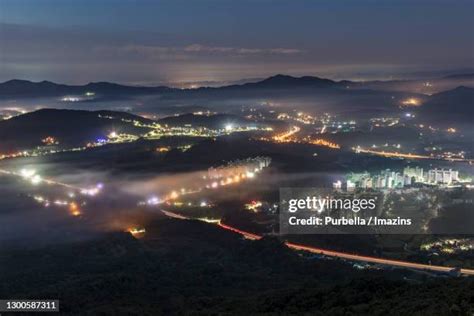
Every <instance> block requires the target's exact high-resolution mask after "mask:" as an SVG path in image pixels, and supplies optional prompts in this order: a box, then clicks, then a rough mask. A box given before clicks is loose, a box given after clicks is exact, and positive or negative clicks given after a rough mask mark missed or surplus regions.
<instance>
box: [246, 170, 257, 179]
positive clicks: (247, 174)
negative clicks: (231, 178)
mask: <svg viewBox="0 0 474 316" xmlns="http://www.w3.org/2000/svg"><path fill="white" fill-rule="evenodd" d="M246 176H247V178H253V177H255V173H253V172H251V171H247V173H246Z"/></svg>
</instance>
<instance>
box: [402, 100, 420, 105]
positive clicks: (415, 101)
mask: <svg viewBox="0 0 474 316" xmlns="http://www.w3.org/2000/svg"><path fill="white" fill-rule="evenodd" d="M402 104H403V105H406V106H419V105H421V101H420V100H419V99H416V98H409V99H406V100H403V101H402Z"/></svg>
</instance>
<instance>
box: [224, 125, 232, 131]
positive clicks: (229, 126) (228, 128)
mask: <svg viewBox="0 0 474 316" xmlns="http://www.w3.org/2000/svg"><path fill="white" fill-rule="evenodd" d="M233 128H234V126H233V125H232V124H227V125H226V126H225V130H226V131H227V132H230V131H231V130H232V129H233Z"/></svg>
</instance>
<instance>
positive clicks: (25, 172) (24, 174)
mask: <svg viewBox="0 0 474 316" xmlns="http://www.w3.org/2000/svg"><path fill="white" fill-rule="evenodd" d="M20 174H21V176H22V177H23V178H25V179H29V178H31V177H32V176H34V175H35V174H36V170H34V169H21V171H20Z"/></svg>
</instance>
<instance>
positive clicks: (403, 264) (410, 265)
mask: <svg viewBox="0 0 474 316" xmlns="http://www.w3.org/2000/svg"><path fill="white" fill-rule="evenodd" d="M162 212H163V213H164V214H165V215H166V216H169V217H173V218H177V219H187V220H191V219H193V218H188V217H185V216H182V215H179V214H176V213H173V212H168V211H162ZM217 225H218V226H219V227H220V228H222V229H225V230H228V231H231V232H234V233H236V234H239V235H241V236H243V237H245V238H247V239H251V240H258V239H261V238H263V236H261V235H257V234H254V233H249V232H246V231H243V230H241V229H238V228H235V227H232V226H229V225H226V224H223V223H222V222H218V223H217ZM285 245H286V246H287V247H288V248H291V249H294V250H301V251H308V252H311V253H315V254H319V255H324V256H328V257H333V258H341V259H346V260H350V261H358V262H364V263H375V264H381V265H386V266H392V267H397V268H406V269H416V270H423V271H429V272H446V273H447V272H450V271H451V270H453V269H454V267H445V266H437V265H429V264H423V263H416V262H410V261H402V260H393V259H384V258H378V257H372V256H363V255H357V254H351V253H347V252H340V251H333V250H328V249H322V248H316V247H311V246H305V245H301V244H296V243H292V242H288V241H287V242H285ZM460 273H461V274H463V275H474V270H473V269H461V270H460Z"/></svg>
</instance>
